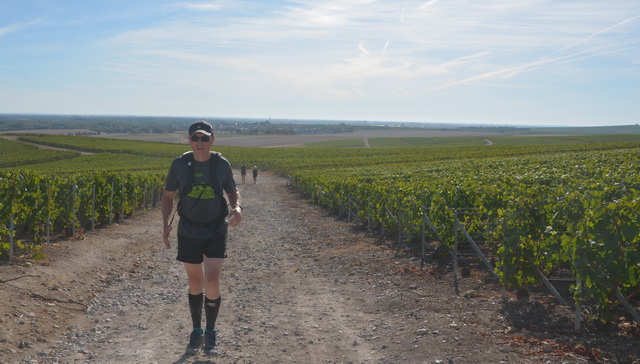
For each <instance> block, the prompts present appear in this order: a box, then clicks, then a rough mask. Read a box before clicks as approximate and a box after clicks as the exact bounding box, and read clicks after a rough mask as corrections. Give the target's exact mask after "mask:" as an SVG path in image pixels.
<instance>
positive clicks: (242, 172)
mask: <svg viewBox="0 0 640 364" xmlns="http://www.w3.org/2000/svg"><path fill="white" fill-rule="evenodd" d="M240 175H241V176H242V184H244V179H245V177H247V165H246V164H244V163H242V165H241V166H240Z"/></svg>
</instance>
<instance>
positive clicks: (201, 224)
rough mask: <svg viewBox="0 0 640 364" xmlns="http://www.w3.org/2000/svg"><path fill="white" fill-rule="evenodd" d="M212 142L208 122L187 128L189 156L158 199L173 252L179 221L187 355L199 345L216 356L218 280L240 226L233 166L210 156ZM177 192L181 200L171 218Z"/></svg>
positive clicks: (177, 162) (175, 169)
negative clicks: (188, 323)
mask: <svg viewBox="0 0 640 364" xmlns="http://www.w3.org/2000/svg"><path fill="white" fill-rule="evenodd" d="M214 141H215V136H214V135H213V128H212V126H211V124H209V123H207V122H206V121H196V122H195V123H193V124H192V125H191V126H190V127H189V144H190V145H191V149H192V151H191V152H187V153H185V154H183V155H182V156H181V157H178V158H176V159H174V160H173V162H172V164H171V167H170V169H169V173H168V175H167V179H166V181H165V191H164V193H163V195H162V223H163V240H164V244H165V247H166V248H167V249H168V248H170V246H171V245H170V242H169V234H170V233H171V230H172V227H171V225H172V223H173V218H174V217H175V213H178V215H179V216H180V221H179V222H178V232H177V236H178V255H177V258H176V259H177V260H178V261H180V262H182V263H183V264H184V267H185V270H186V273H187V278H188V281H189V292H188V300H189V308H190V312H191V320H192V324H193V331H192V332H191V336H190V340H189V344H188V345H187V352H188V353H195V352H196V351H198V350H199V349H200V347H201V346H202V345H203V343H204V351H205V354H212V353H213V351H214V348H215V346H216V329H215V324H216V319H217V317H218V312H219V309H220V302H221V295H220V275H221V273H222V266H223V263H224V259H225V258H226V257H227V252H226V247H227V226H228V225H230V226H236V225H238V224H240V221H241V220H242V206H241V205H240V193H239V192H238V190H237V188H236V183H235V181H234V179H233V172H232V169H231V165H230V164H229V162H228V161H227V160H226V159H225V158H224V157H222V156H221V155H220V154H219V153H215V152H211V151H210V148H211V146H212V145H213V143H214ZM176 191H179V200H178V204H177V206H176V209H175V212H174V213H173V216H171V215H172V214H171V212H172V210H173V201H174V198H175V194H176ZM223 191H224V193H226V195H227V199H228V204H227V200H225V198H224V196H223ZM203 305H204V312H205V316H206V324H205V325H206V326H205V330H204V331H203V330H202V323H201V321H202V309H203Z"/></svg>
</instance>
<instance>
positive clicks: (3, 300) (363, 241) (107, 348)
mask: <svg viewBox="0 0 640 364" xmlns="http://www.w3.org/2000/svg"><path fill="white" fill-rule="evenodd" d="M238 180H239V179H238ZM240 188H241V193H242V196H243V205H244V206H245V220H244V221H243V223H242V225H241V226H240V227H237V228H233V229H231V235H230V246H229V258H228V259H227V261H226V263H225V270H224V272H223V277H222V280H223V287H222V298H223V301H222V306H221V311H220V317H219V319H218V325H217V326H218V330H219V348H218V353H217V354H216V355H215V356H213V357H205V356H204V355H202V354H197V355H194V356H187V355H184V348H185V346H186V344H187V340H188V335H189V332H190V329H191V324H190V319H189V313H188V305H187V297H186V277H185V275H184V272H183V268H182V266H181V265H180V264H179V263H178V262H176V261H175V250H174V249H170V250H164V249H163V248H162V243H161V239H160V221H161V218H160V211H159V209H157V208H156V209H153V210H151V211H149V212H148V213H146V214H143V215H137V216H135V217H134V218H131V219H129V220H126V221H124V222H123V223H121V224H119V225H117V224H116V225H112V226H109V227H106V228H103V229H100V230H98V231H95V232H87V233H86V234H85V235H84V236H83V237H82V239H77V240H67V241H61V242H59V243H57V244H51V245H50V246H48V247H47V249H46V254H47V256H48V257H49V260H48V261H47V262H45V264H41V263H34V264H32V265H30V266H29V265H28V264H25V263H26V262H25V261H23V262H22V263H19V264H18V263H16V264H11V265H6V264H5V265H0V282H4V283H1V284H0V289H1V290H2V294H1V295H0V310H1V311H0V312H1V315H0V328H1V329H0V362H2V363H25V362H26V363H447V364H448V363H565V362H572V363H574V362H589V360H588V357H587V356H584V355H578V354H576V353H574V352H573V351H571V350H569V351H567V350H565V349H566V348H567V346H565V347H561V346H559V345H560V343H562V342H563V341H567V340H569V339H567V338H568V337H573V338H574V340H580V339H582V340H583V341H581V342H586V340H588V339H593V337H591V336H588V335H587V336H581V337H580V336H576V335H572V334H568V335H564V336H562V334H558V335H555V336H553V337H552V338H551V340H550V341H546V340H545V339H544V338H543V337H541V336H540V334H541V332H545V331H547V330H552V329H553V327H551V326H549V327H543V328H540V329H539V330H538V331H536V330H535V329H532V328H535V327H536V323H539V322H536V321H535V320H536V319H537V318H539V317H540V316H535V310H534V309H533V308H532V307H533V306H531V305H528V304H527V303H526V302H515V301H514V302H512V303H511V305H509V304H507V306H506V308H507V309H505V306H504V303H503V301H502V297H501V294H500V290H499V289H497V287H496V286H495V285H493V284H492V283H491V282H487V281H486V280H485V277H486V274H484V273H482V272H481V271H478V272H474V273H473V274H472V276H471V278H468V279H465V280H463V281H462V282H461V290H462V292H464V294H463V295H461V296H456V295H455V294H454V290H453V287H452V284H451V280H450V268H448V267H446V266H441V265H438V264H435V263H434V264H430V265H428V266H426V267H425V269H424V270H422V271H421V270H420V268H419V266H420V261H419V260H418V259H416V258H415V257H412V256H410V255H403V256H400V257H396V256H395V249H390V248H389V247H387V246H386V245H384V244H378V243H377V241H376V239H377V238H376V237H373V236H369V235H367V234H365V233H363V232H362V231H361V229H359V228H357V227H356V226H355V225H353V224H352V223H346V222H344V221H340V220H337V219H336V218H335V217H332V216H329V215H328V214H327V213H326V212H325V211H323V210H320V209H318V208H316V207H315V206H313V205H311V204H309V203H308V202H307V201H304V200H301V199H300V198H299V197H298V195H297V194H296V193H294V192H292V191H290V190H288V189H287V187H286V180H284V179H282V178H278V177H274V176H271V175H269V174H267V173H263V174H261V175H260V177H259V178H258V184H255V185H253V184H250V185H245V186H240ZM173 240H175V238H174V239H173ZM551 306H553V305H551ZM509 307H511V311H510V310H509ZM518 308H520V310H519V309H518ZM522 309H526V310H527V311H526V312H524V311H522ZM509 312H511V314H512V316H513V315H515V316H513V317H516V320H519V319H522V320H523V321H526V320H527V319H534V322H533V323H529V324H528V325H522V323H518V322H515V321H513V317H511V316H510V315H509ZM522 312H524V313H522ZM553 312H555V314H559V313H562V314H565V313H566V312H564V311H561V310H560V311H559V309H558V308H554V311H553ZM518 313H521V314H522V316H518ZM543 315H550V313H548V312H546V311H543ZM547 318H548V317H547ZM570 325H571V322H569V323H568V326H570ZM522 337H530V338H532V339H531V340H530V341H526V340H524V339H521V338H522ZM533 338H536V339H535V340H534V339H533ZM626 342H627V341H624V340H622V341H621V343H622V344H620V345H625V343H626ZM567 345H573V343H571V342H569V344H567ZM592 345H595V344H592ZM609 345H611V344H609ZM626 345H628V347H627V350H630V352H632V353H633V350H638V349H637V347H636V346H633V345H635V344H633V341H629V343H628V344H626ZM603 346H604V344H603ZM559 348H560V349H563V350H560V349H559ZM634 348H635V349H634ZM636 353H637V351H636Z"/></svg>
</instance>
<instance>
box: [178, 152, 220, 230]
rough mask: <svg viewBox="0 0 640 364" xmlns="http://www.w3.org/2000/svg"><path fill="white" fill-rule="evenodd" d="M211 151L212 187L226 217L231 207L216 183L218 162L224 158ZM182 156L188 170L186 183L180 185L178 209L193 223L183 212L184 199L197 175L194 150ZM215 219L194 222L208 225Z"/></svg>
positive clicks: (210, 173) (181, 215) (210, 175)
mask: <svg viewBox="0 0 640 364" xmlns="http://www.w3.org/2000/svg"><path fill="white" fill-rule="evenodd" d="M210 153H211V158H209V177H210V178H211V183H212V184H211V187H212V188H213V193H215V195H216V197H218V200H219V201H220V208H221V212H222V216H223V217H226V216H227V215H228V214H229V208H228V207H227V200H226V199H225V198H224V195H223V191H222V188H220V185H219V184H218V183H216V182H217V180H216V179H217V175H216V168H217V167H218V162H219V161H220V159H222V154H220V153H217V152H210ZM180 158H182V159H183V160H184V161H185V163H186V164H187V170H188V172H187V183H186V185H185V186H184V187H182V186H180V191H179V196H180V199H179V200H178V206H177V211H178V215H180V217H181V218H183V219H185V220H187V221H189V222H191V223H194V222H193V221H191V220H189V219H187V218H186V217H184V215H183V214H182V200H183V198H184V197H185V196H187V195H188V194H189V192H191V190H192V189H193V182H194V181H195V175H196V166H195V159H194V158H193V152H186V153H184V154H183V155H182V156H181V157H180ZM214 221H215V220H214ZM214 221H211V222H209V223H205V224H199V223H194V224H197V225H208V224H210V223H213V222H214Z"/></svg>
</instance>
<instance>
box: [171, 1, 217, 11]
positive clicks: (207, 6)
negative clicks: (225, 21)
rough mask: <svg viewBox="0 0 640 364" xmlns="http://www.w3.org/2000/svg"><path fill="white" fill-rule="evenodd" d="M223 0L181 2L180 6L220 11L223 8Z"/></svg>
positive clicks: (190, 8)
mask: <svg viewBox="0 0 640 364" xmlns="http://www.w3.org/2000/svg"><path fill="white" fill-rule="evenodd" d="M222 3H223V1H210V2H205V3H194V2H185V3H179V4H178V6H179V7H183V8H186V9H189V10H204V11H219V10H221V9H222V8H223V4H222Z"/></svg>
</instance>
